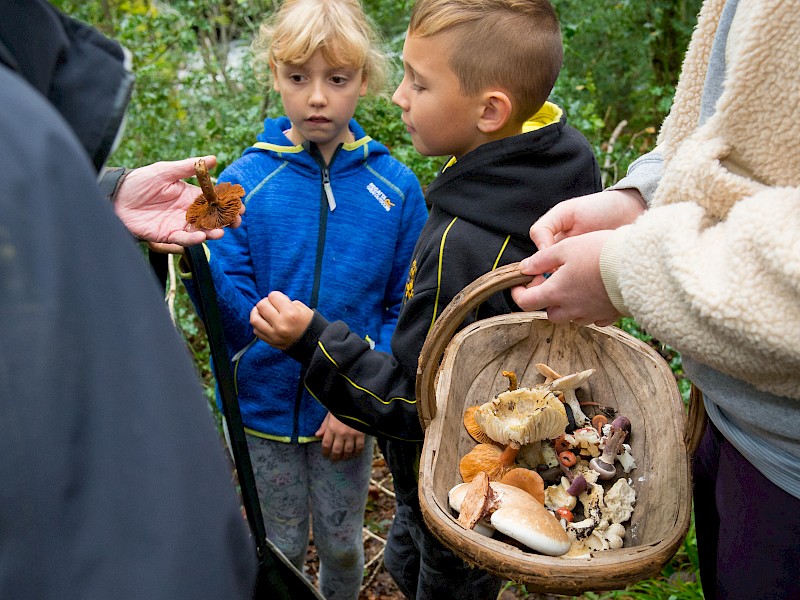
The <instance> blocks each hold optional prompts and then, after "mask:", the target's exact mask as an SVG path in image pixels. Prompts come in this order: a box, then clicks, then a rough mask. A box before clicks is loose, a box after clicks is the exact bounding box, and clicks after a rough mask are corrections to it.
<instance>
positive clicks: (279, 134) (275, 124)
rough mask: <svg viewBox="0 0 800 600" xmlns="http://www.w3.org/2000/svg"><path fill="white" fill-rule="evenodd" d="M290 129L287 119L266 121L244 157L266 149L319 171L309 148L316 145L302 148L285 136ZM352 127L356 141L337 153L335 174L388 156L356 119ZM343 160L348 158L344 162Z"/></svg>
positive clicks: (383, 148)
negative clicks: (355, 165)
mask: <svg viewBox="0 0 800 600" xmlns="http://www.w3.org/2000/svg"><path fill="white" fill-rule="evenodd" d="M291 126H292V122H291V121H290V120H289V118H288V117H285V116H283V117H278V118H276V119H266V120H265V121H264V130H263V131H262V132H261V133H259V134H258V135H257V136H256V139H257V140H258V141H257V142H256V143H255V144H254V145H253V146H252V147H250V148H248V149H247V150H245V151H244V154H249V153H250V152H258V151H265V150H266V151H267V152H273V153H275V154H278V155H280V156H281V157H282V158H285V159H287V160H292V161H296V162H300V163H304V164H308V165H310V166H312V167H313V168H314V169H317V168H318V166H317V164H316V163H315V162H314V160H313V159H312V158H311V156H310V154H309V150H310V146H313V144H309V143H304V144H302V145H295V144H293V143H292V142H291V140H289V138H287V137H286V135H284V131H287V130H288V129H290V128H291ZM349 128H350V131H351V132H352V134H353V137H354V138H355V140H354V141H352V142H347V143H346V144H342V146H341V148H340V150H339V151H337V153H336V159H335V160H334V161H333V162H332V166H331V170H332V171H336V170H339V169H341V168H342V167H343V166H345V165H349V164H352V163H353V161H357V163H358V164H359V165H360V164H361V162H362V161H363V160H364V159H366V158H367V156H376V155H379V154H387V155H388V154H389V150H388V149H387V148H386V146H384V145H383V144H381V143H379V142H376V141H375V140H373V139H372V138H371V137H369V136H368V135H367V134H366V133H365V132H364V130H363V129H362V128H361V125H359V124H358V123H357V122H356V120H355V119H351V120H350V124H349ZM304 150H306V152H304ZM344 157H347V158H346V159H345V160H343V158H344Z"/></svg>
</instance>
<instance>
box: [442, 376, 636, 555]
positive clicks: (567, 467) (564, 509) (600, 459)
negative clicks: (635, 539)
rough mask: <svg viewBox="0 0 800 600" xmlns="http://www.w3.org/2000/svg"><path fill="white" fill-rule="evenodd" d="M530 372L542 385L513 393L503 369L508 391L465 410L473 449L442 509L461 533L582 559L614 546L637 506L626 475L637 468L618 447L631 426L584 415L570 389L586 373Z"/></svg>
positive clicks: (601, 414) (622, 419)
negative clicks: (447, 506) (447, 504)
mask: <svg viewBox="0 0 800 600" xmlns="http://www.w3.org/2000/svg"><path fill="white" fill-rule="evenodd" d="M536 367H537V370H538V371H539V373H540V374H541V375H543V376H544V378H545V379H544V382H542V383H539V384H536V385H533V386H532V387H527V388H526V387H523V388H518V387H517V381H516V375H515V374H514V373H512V372H503V375H505V376H506V377H508V378H509V382H510V385H509V389H508V391H505V392H502V393H500V394H498V395H497V396H496V397H495V398H493V399H492V400H490V401H489V402H486V403H485V404H483V405H481V406H477V407H470V408H469V409H467V410H466V411H465V414H464V426H465V427H466V429H467V431H468V432H469V433H470V435H471V436H472V437H473V439H475V441H476V442H478V443H477V445H476V446H475V447H474V448H473V449H472V450H471V451H470V452H469V453H468V454H466V455H465V456H463V457H462V459H461V461H460V463H459V470H460V472H461V476H462V479H463V480H464V483H462V484H458V485H456V486H455V487H454V488H453V489H451V490H450V494H449V502H450V506H451V508H452V509H453V510H454V511H456V512H458V513H459V518H458V522H459V523H460V524H461V525H462V526H464V527H465V528H467V529H474V530H475V531H478V532H480V533H483V534H485V535H490V536H491V535H493V534H494V532H495V531H499V532H501V533H502V534H505V535H506V536H508V537H510V538H512V539H514V540H516V541H518V542H520V543H522V544H524V545H526V546H527V547H529V548H531V549H532V550H535V551H537V552H541V553H543V554H548V555H552V556H565V557H579V558H589V557H591V555H592V553H593V552H598V551H602V550H609V549H614V548H620V547H622V544H623V538H624V537H625V526H624V525H623V523H624V522H626V521H628V520H629V519H630V517H631V515H632V514H633V506H634V504H635V502H636V493H635V491H634V490H633V488H632V487H631V485H630V480H629V479H627V478H626V477H625V475H627V474H628V473H630V472H631V471H632V470H633V469H634V468H636V462H635V460H634V459H633V457H632V456H631V453H630V446H629V445H628V444H626V443H625V441H626V439H627V438H628V436H629V435H630V432H631V423H630V420H629V419H627V418H626V417H624V416H616V417H615V418H613V419H612V420H611V422H609V419H608V417H609V416H612V417H613V416H614V415H613V412H614V411H613V410H611V409H605V412H602V411H601V410H598V411H595V412H597V414H596V415H594V416H593V417H592V418H591V419H590V418H589V416H587V415H586V413H584V411H583V408H582V406H581V403H580V402H579V400H578V397H577V395H576V393H575V390H576V389H578V388H579V387H580V386H581V385H583V383H584V382H585V381H586V380H587V379H588V378H589V377H590V376H591V375H592V374H593V373H594V370H593V369H588V370H585V371H579V372H577V373H572V374H570V375H566V376H562V375H560V374H558V373H557V372H556V371H554V370H553V369H551V368H550V367H549V366H547V365H545V364H537V365H536ZM586 404H587V405H596V403H586ZM601 408H602V407H601ZM589 412H592V411H589ZM510 490H513V491H510ZM510 514H513V515H515V521H514V522H515V523H517V524H516V525H514V526H510V525H509V523H510V522H511V521H510V520H509V518H508V515H510ZM521 515H524V518H523V517H522V516H521ZM554 525H556V526H557V527H556V529H553V526H554Z"/></svg>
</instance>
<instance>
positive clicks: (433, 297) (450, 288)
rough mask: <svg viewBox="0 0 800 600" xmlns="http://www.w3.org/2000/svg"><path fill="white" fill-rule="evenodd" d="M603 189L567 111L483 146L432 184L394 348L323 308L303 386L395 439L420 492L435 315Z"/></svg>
mask: <svg viewBox="0 0 800 600" xmlns="http://www.w3.org/2000/svg"><path fill="white" fill-rule="evenodd" d="M600 190H601V184H600V169H599V166H598V164H597V161H596V159H595V157H594V154H593V153H592V149H591V146H590V145H589V143H588V142H587V141H586V139H585V138H584V137H583V136H582V135H581V134H580V133H579V132H578V131H576V130H575V129H574V128H572V127H570V126H569V125H567V124H566V120H565V118H564V116H563V114H561V115H560V118H559V119H558V120H557V121H555V122H552V123H551V124H549V125H547V126H545V127H542V128H540V129H537V130H534V131H531V132H529V133H523V134H521V135H516V136H513V137H509V138H505V139H502V140H499V141H495V142H491V143H488V144H484V145H482V146H480V147H479V148H477V149H476V150H473V151H472V152H470V153H468V154H467V155H466V156H464V157H462V158H461V159H460V160H458V161H457V162H455V163H453V164H451V165H450V166H448V167H446V168H445V169H443V170H442V171H441V172H440V173H439V175H438V176H437V178H436V179H435V180H434V181H433V183H432V184H431V185H430V186H429V188H428V191H427V201H428V203H429V204H430V206H431V211H430V215H429V217H428V221H427V223H426V224H425V227H424V228H423V230H422V233H421V235H420V237H419V240H418V241H417V245H416V247H415V249H414V255H413V259H412V263H411V266H410V269H409V276H408V283H407V286H406V301H405V304H404V305H403V308H402V310H401V312H400V317H399V320H398V323H397V328H396V329H395V333H394V336H393V337H392V354H387V353H383V352H377V351H374V350H370V348H369V345H368V343H367V342H365V341H364V340H363V339H362V338H360V337H359V336H358V335H357V334H354V333H352V332H351V331H350V330H349V329H348V327H347V325H346V324H345V323H343V322H341V321H337V322H334V323H329V322H328V321H327V320H326V319H325V318H324V317H323V316H322V315H320V314H319V313H315V315H314V318H313V320H312V323H311V325H310V326H309V328H308V330H307V331H306V332H305V334H304V335H303V337H302V338H301V339H300V340H298V341H297V343H295V344H294V345H293V346H292V347H291V348H290V349H289V350H288V352H289V354H290V355H292V356H293V357H294V358H296V359H297V360H299V361H301V362H303V363H305V364H307V365H308V371H307V374H306V378H305V385H306V387H307V389H308V390H309V391H310V392H311V394H313V395H314V397H315V398H317V399H318V400H319V401H320V402H322V403H323V404H324V405H325V406H326V407H327V408H328V409H329V410H330V411H331V412H332V413H334V414H335V415H336V416H337V417H338V418H339V419H341V420H342V421H343V422H345V423H348V424H349V425H351V426H352V427H354V428H357V429H360V430H362V431H365V432H367V433H372V434H375V435H377V436H379V439H380V437H384V438H386V439H387V440H388V441H386V442H385V443H384V444H382V449H383V450H384V453H386V452H389V453H390V454H392V456H387V457H386V459H387V461H388V463H389V466H390V468H391V469H392V473H393V475H394V480H395V488H397V487H398V485H400V486H401V487H402V482H401V480H402V479H406V480H408V483H409V485H408V488H409V490H408V491H409V492H411V489H410V488H411V487H412V486H411V482H412V481H413V482H414V484H413V487H414V493H415V486H416V483H415V480H416V475H415V469H416V465H415V464H414V463H415V462H416V459H415V458H414V455H416V456H417V458H418V452H419V442H421V441H422V438H423V433H422V428H421V426H420V422H419V417H418V415H417V404H416V398H415V390H414V386H415V379H416V370H417V360H418V357H419V354H420V351H421V350H422V345H423V343H424V342H425V337H426V336H427V334H428V331H429V330H430V327H431V325H432V324H433V322H434V320H435V318H436V317H437V316H438V315H440V314H441V313H442V311H443V310H444V308H445V307H446V306H447V305H448V303H449V302H450V300H452V298H453V297H454V296H455V295H456V294H457V293H458V292H460V291H461V289H463V288H464V286H466V285H467V284H469V283H470V282H472V281H474V280H475V279H477V278H478V277H479V276H481V275H483V274H485V273H487V272H489V271H491V270H493V269H495V268H497V267H499V266H503V265H507V264H510V263H513V262H517V261H519V260H522V259H523V258H525V257H527V256H530V255H531V254H533V253H534V252H535V251H536V247H535V246H534V244H533V243H532V242H531V240H530V237H529V229H530V226H531V225H532V224H533V223H534V221H536V220H537V219H538V218H539V217H540V216H542V215H543V214H544V213H545V212H547V210H549V209H550V208H551V207H553V206H554V205H555V204H557V203H558V202H560V201H562V200H566V199H568V198H572V197H576V196H581V195H584V194H591V193H594V192H598V191H600ZM513 310H519V309H518V308H517V307H516V306H515V305H514V304H513V301H512V300H511V298H510V295H509V294H507V293H500V294H496V295H495V296H494V297H492V298H490V299H488V300H487V301H486V302H485V303H484V304H482V305H481V306H480V307H479V309H478V318H486V317H490V316H494V315H498V314H505V313H508V312H511V311H513ZM474 320H475V315H472V316H471V317H470V318H469V319H467V320H466V321H465V322H464V326H466V325H468V324H469V323H470V322H472V321H474ZM487 400H488V399H487ZM399 440H406V441H409V442H414V443H413V444H411V445H410V446H409V445H408V444H401V443H398V441H399ZM400 450H402V451H401V452H399V451H400ZM401 471H405V472H406V475H407V477H403V476H402V475H401Z"/></svg>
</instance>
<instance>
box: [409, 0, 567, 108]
mask: <svg viewBox="0 0 800 600" xmlns="http://www.w3.org/2000/svg"><path fill="white" fill-rule="evenodd" d="M444 32H456V35H455V37H456V40H455V43H454V45H453V46H452V48H451V50H450V57H449V61H448V64H449V65H450V68H451V69H452V70H453V72H454V73H455V74H456V76H457V77H458V81H459V84H460V85H461V90H462V91H463V92H464V93H465V94H477V93H479V92H481V91H482V90H485V89H487V88H490V87H499V88H501V89H502V90H504V91H505V92H506V93H508V94H509V95H510V96H511V101H512V104H513V108H514V112H513V115H512V119H514V120H515V121H517V122H522V121H525V120H526V119H528V118H530V117H532V116H533V115H534V114H535V113H536V112H537V111H538V110H539V109H540V108H541V107H542V105H543V104H544V103H545V101H546V100H547V98H548V96H549V95H550V92H551V91H552V89H553V85H555V82H556V78H557V77H558V73H559V71H560V70H561V64H562V62H563V57H564V50H563V47H562V42H561V28H560V27H559V24H558V17H557V15H556V12H555V10H554V9H553V7H552V5H551V4H550V2H549V1H548V0H418V1H417V2H416V4H415V5H414V8H413V10H412V12H411V22H410V24H409V28H408V33H409V35H415V36H418V37H428V36H431V35H435V34H437V33H444Z"/></svg>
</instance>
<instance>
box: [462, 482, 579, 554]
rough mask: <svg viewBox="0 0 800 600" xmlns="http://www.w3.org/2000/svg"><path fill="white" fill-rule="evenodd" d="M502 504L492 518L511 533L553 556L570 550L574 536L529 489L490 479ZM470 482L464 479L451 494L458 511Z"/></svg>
mask: <svg viewBox="0 0 800 600" xmlns="http://www.w3.org/2000/svg"><path fill="white" fill-rule="evenodd" d="M489 485H491V487H492V490H493V491H494V493H495V504H496V505H497V506H498V508H497V509H496V510H495V511H494V512H492V513H491V515H490V517H489V522H490V523H491V524H492V526H493V527H494V528H495V529H496V530H497V531H500V532H501V533H504V534H506V535H507V536H508V537H510V538H513V539H515V540H517V541H518V542H522V543H523V544H525V545H526V546H528V547H529V548H531V549H533V550H536V551H537V552H541V553H542V554H547V555H549V556H561V555H562V554H564V553H566V552H567V550H569V546H570V540H569V537H568V536H567V532H566V531H564V528H563V527H561V524H560V523H559V521H558V519H556V517H555V516H553V514H552V513H551V512H549V511H548V510H547V509H546V508H545V507H544V506H542V505H541V504H539V503H538V502H537V501H536V500H534V498H533V496H531V495H530V494H529V493H528V492H525V491H523V490H521V489H519V488H517V487H514V486H513V485H506V484H503V483H499V482H497V481H492V482H490V484H489ZM467 488H468V484H464V483H460V484H458V485H456V486H455V487H453V489H451V490H450V493H449V494H448V500H449V502H450V507H451V508H452V509H453V510H456V511H458V510H459V509H460V508H461V503H462V502H463V500H464V497H465V496H466V493H467Z"/></svg>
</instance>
